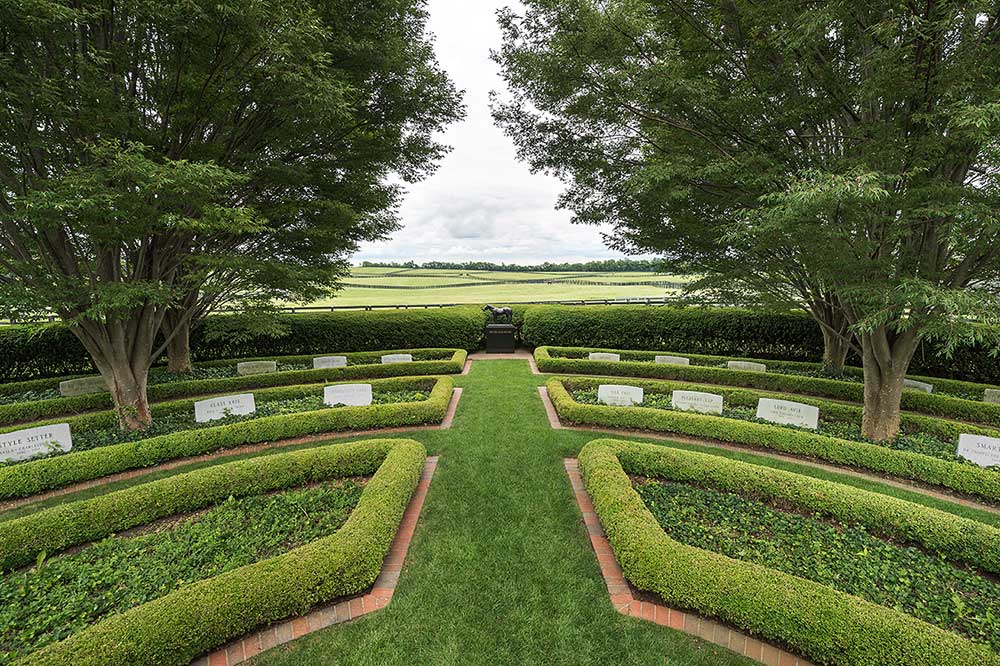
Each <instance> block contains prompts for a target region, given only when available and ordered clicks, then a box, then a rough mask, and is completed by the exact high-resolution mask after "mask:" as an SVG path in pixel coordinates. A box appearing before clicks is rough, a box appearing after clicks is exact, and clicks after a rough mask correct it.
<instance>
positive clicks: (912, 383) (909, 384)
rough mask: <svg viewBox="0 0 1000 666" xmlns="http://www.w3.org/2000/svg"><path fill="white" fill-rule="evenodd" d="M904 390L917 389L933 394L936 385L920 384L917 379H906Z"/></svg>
mask: <svg viewBox="0 0 1000 666" xmlns="http://www.w3.org/2000/svg"><path fill="white" fill-rule="evenodd" d="M903 388H909V389H916V390H918V391H923V392H924V393H933V392H934V385H933V384H928V383H927V382H918V381H917V380H916V379H904V380H903Z"/></svg>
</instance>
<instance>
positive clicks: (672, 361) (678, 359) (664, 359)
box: [655, 355, 691, 365]
mask: <svg viewBox="0 0 1000 666" xmlns="http://www.w3.org/2000/svg"><path fill="white" fill-rule="evenodd" d="M655 360H656V362H657V363H667V364H669V365H691V359H689V358H687V357H686V356H668V355H664V356H657V357H656V359H655Z"/></svg>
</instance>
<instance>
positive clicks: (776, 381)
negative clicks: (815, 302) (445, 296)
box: [535, 347, 1000, 426]
mask: <svg viewBox="0 0 1000 666" xmlns="http://www.w3.org/2000/svg"><path fill="white" fill-rule="evenodd" d="M552 351H557V352H563V353H572V354H575V353H587V352H590V351H612V352H614V351H616V350H601V349H596V348H584V347H576V348H573V347H538V348H537V349H535V364H536V365H537V366H538V369H539V371H541V372H546V373H568V374H580V375H609V376H619V377H651V378H656V379H674V380H679V381H688V382H705V383H708V384H721V385H724V386H740V387H744V388H753V389H761V390H764V391H779V392H784V393H794V394H801V395H812V396H818V397H823V398H833V399H835V400H846V401H849V402H856V403H861V402H864V386H863V385H862V384H859V383H857V382H847V381H840V380H836V379H823V378H819V377H802V376H796V375H786V374H780V373H776V372H748V371H745V370H731V369H729V368H716V367H711V366H703V365H672V364H667V363H661V364H657V363H648V362H643V361H627V360H622V361H591V360H590V359H588V358H563V357H559V356H553V355H552V354H551V352H552ZM623 353H626V354H634V353H637V352H623ZM638 353H642V354H649V355H650V356H651V357H652V356H654V355H655V354H656V352H638ZM660 353H664V352H660ZM688 356H690V357H691V358H692V359H694V358H695V357H694V356H692V355H690V354H689V355H688ZM709 358H711V359H712V360H715V358H716V357H709ZM718 360H724V358H721V357H720V358H718ZM746 360H751V359H746ZM902 407H903V409H907V410H911V411H914V412H920V413H922V414H929V415H931V416H939V417H943V418H950V419H956V420H960V421H971V422H974V423H982V424H984V425H993V426H1000V405H995V404H992V403H986V402H977V401H975V400H964V399H962V398H953V397H950V396H944V395H934V394H932V393H924V392H923V391H917V390H914V389H907V390H904V391H903V398H902Z"/></svg>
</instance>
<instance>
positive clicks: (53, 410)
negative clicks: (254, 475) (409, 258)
mask: <svg viewBox="0 0 1000 666" xmlns="http://www.w3.org/2000/svg"><path fill="white" fill-rule="evenodd" d="M397 353H414V354H423V355H435V354H442V355H449V357H448V358H442V359H440V360H427V361H413V362H412V363H385V364H383V363H382V362H381V358H380V357H381V355H382V354H397ZM345 355H346V356H347V358H348V362H350V363H356V365H348V366H346V367H343V368H322V369H319V370H312V369H307V370H286V371H284V372H269V373H261V374H255V375H242V376H235V377H219V378H215V379H192V380H188V381H176V382H169V383H165V384H154V385H153V386H150V387H149V389H148V395H149V399H150V401H151V402H155V401H160V400H167V399H169V398H180V397H184V396H196V395H206V394H210V393H221V392H228V393H232V392H236V391H241V390H246V389H257V388H265V387H270V386H287V385H291V384H305V383H319V382H337V381H344V380H349V379H378V378H383V377H405V376H411V375H449V374H458V373H460V372H461V371H462V368H463V367H465V359H466V357H467V356H468V352H466V351H465V350H464V349H440V348H430V349H399V350H386V351H376V352H356V353H350V352H348V353H346V354H345ZM315 356H319V354H311V355H309V356H285V357H274V356H271V357H258V358H254V359H249V360H267V361H274V360H278V361H285V362H288V363H300V362H306V361H309V360H311V359H312V358H314V357H315ZM241 360H242V359H241ZM236 362H237V359H226V360H224V361H210V362H208V363H204V364H201V365H202V366H208V367H212V366H216V367H218V366H221V365H226V364H229V363H232V364H234V365H235V364H236ZM62 379H65V378H64V377H60V378H58V379H36V380H32V381H28V382H17V383H14V384H0V394H3V395H10V394H12V393H22V392H24V391H29V390H38V389H43V388H52V387H53V386H54V385H56V386H57V385H58V383H59V381H61V380H62ZM11 387H14V388H13V389H12V388H11ZM22 387H23V388H22ZM19 388H20V390H18V389H19ZM111 407H112V402H111V396H110V394H108V393H88V394H85V395H78V396H72V397H68V398H50V399H48V400H36V401H33V402H18V403H13V404H8V405H0V426H3V425H9V424H16V423H27V422H31V421H34V420H37V419H42V418H49V417H55V416H57V415H60V414H73V413H79V412H84V411H88V410H94V409H110V408H111Z"/></svg>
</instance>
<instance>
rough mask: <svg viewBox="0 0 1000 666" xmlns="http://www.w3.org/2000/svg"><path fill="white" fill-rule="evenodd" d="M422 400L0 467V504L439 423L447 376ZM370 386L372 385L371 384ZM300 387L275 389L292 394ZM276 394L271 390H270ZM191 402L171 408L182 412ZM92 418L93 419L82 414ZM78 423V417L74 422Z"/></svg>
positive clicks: (283, 418)
mask: <svg viewBox="0 0 1000 666" xmlns="http://www.w3.org/2000/svg"><path fill="white" fill-rule="evenodd" d="M421 379H427V378H416V377H409V378H397V379H386V380H376V381H377V382H378V384H379V385H380V386H381V387H382V388H386V389H387V390H388V389H389V388H394V387H397V386H405V385H407V384H409V385H412V384H413V382H415V381H420V380H421ZM433 379H435V380H436V381H435V383H434V387H433V389H432V390H431V393H430V396H429V397H428V399H427V400H423V401H420V402H402V403H393V404H386V405H370V406H367V407H331V408H330V409H320V410H316V411H312V412H304V413H299V414H283V415H279V416H268V417H263V418H259V419H253V420H249V421H242V422H238V423H231V424H228V425H221V426H216V427H211V428H203V429H199V430H187V431H183V432H177V433H172V434H168V435H160V436H157V437H151V438H149V439H144V440H141V441H138V442H127V443H124V444H115V445H112V446H104V447H100V448H95V449H89V450H87V451H80V452H78V453H68V454H65V455H59V456H54V457H51V458H42V459H40V460H32V461H28V462H24V463H20V464H16V465H10V466H7V467H0V500H5V499H14V498H19V497H30V496H32V495H36V494H38V493H41V492H45V491H47V490H53V489H56V488H62V487H65V486H69V485H72V484H74V483H79V482H81V481H89V480H91V479H99V478H101V477H105V476H108V475H110V474H116V473H118V472H124V471H126V470H130V469H139V468H142V467H151V466H154V465H158V464H160V463H163V462H166V461H168V460H173V459H175V458H186V457H189V456H198V455H203V454H206V453H212V452H214V451H219V450H221V449H227V448H233V447H237V446H243V445H247V444H259V443H262V442H272V441H279V440H282V439H289V438H292V437H300V436H303V435H313V434H318V433H332V432H341V431H350V430H370V429H376V428H394V427H405V426H418V425H425V424H431V423H440V422H441V421H442V420H443V419H444V416H445V413H446V412H447V410H448V403H449V402H450V401H451V393H452V388H453V383H452V380H451V378H450V377H438V378H433ZM372 384H373V385H375V384H376V382H372ZM300 388H301V387H289V388H283V389H280V390H283V391H296V390H300ZM275 390H276V389H275ZM190 404H193V403H192V401H179V402H177V403H172V404H171V405H170V406H169V408H170V409H181V408H184V409H186V408H187V405H190ZM86 417H89V418H96V417H95V416H94V415H86ZM80 418H84V417H80Z"/></svg>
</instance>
